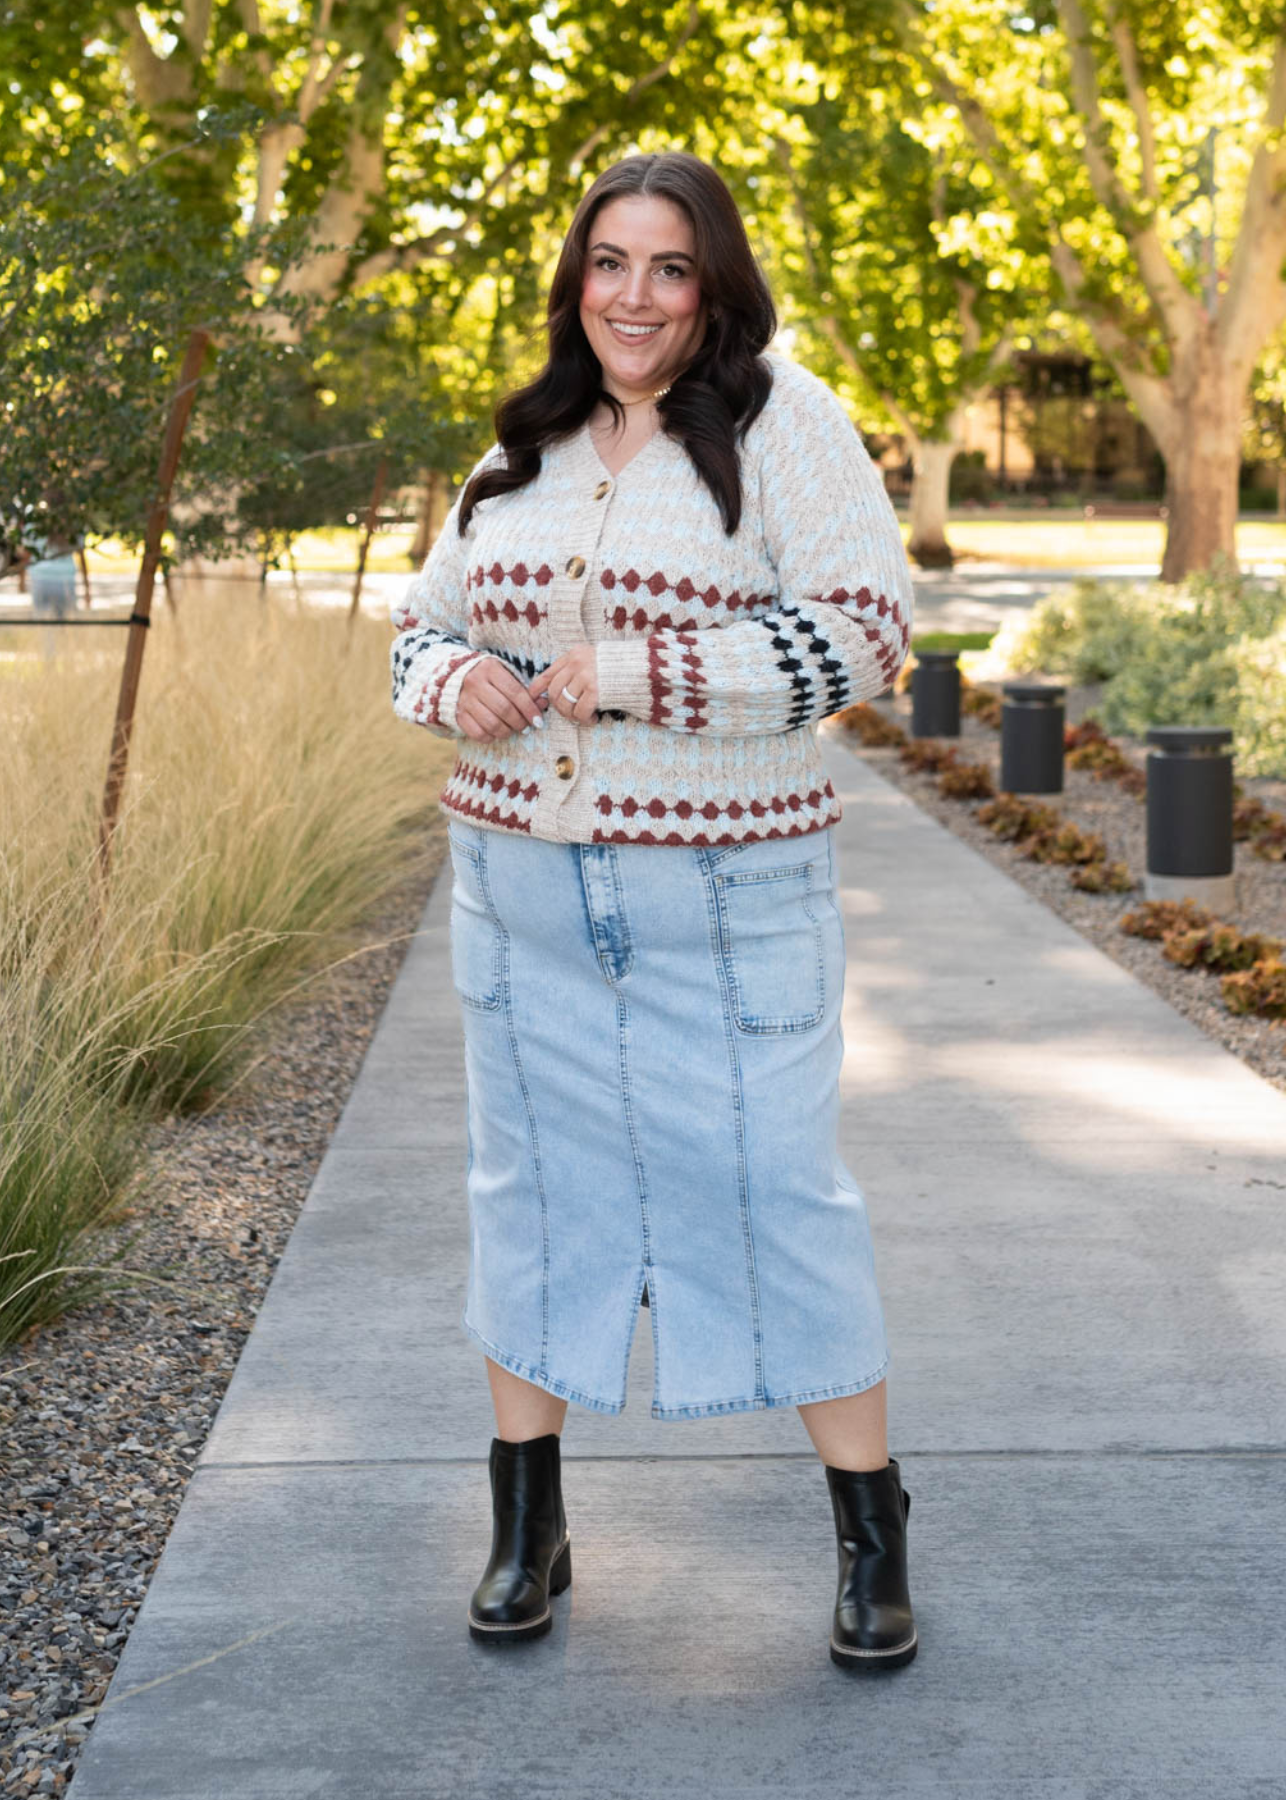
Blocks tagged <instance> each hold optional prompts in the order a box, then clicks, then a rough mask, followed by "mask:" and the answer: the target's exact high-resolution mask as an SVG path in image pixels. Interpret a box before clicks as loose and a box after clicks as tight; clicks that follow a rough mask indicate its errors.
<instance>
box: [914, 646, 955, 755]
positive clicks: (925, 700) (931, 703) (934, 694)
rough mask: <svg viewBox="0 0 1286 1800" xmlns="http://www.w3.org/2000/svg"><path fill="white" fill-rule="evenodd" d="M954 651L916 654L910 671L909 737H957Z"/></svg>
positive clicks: (930, 651) (922, 651)
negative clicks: (913, 665)
mask: <svg viewBox="0 0 1286 1800" xmlns="http://www.w3.org/2000/svg"><path fill="white" fill-rule="evenodd" d="M959 654H960V652H959V651H958V650H917V651H916V653H915V667H914V668H913V669H912V671H911V736H912V737H959V736H960V668H959V665H958V664H957V662H956V658H957V657H958V656H959Z"/></svg>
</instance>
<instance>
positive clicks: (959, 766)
mask: <svg viewBox="0 0 1286 1800" xmlns="http://www.w3.org/2000/svg"><path fill="white" fill-rule="evenodd" d="M995 791H996V788H995V783H994V782H993V781H992V779H991V770H990V769H989V768H988V767H987V765H986V763H954V764H951V765H950V766H949V767H947V768H945V769H943V771H942V773H941V774H940V775H939V776H938V792H939V793H940V794H942V795H944V796H945V797H946V798H947V799H948V800H989V799H990V798H991V796H992V795H993V794H994V793H995Z"/></svg>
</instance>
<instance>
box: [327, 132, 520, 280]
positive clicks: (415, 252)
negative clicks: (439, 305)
mask: <svg viewBox="0 0 1286 1800" xmlns="http://www.w3.org/2000/svg"><path fill="white" fill-rule="evenodd" d="M522 161H523V159H522V157H521V156H513V157H511V158H510V159H509V161H508V162H507V163H506V164H505V165H504V167H503V168H502V169H501V170H500V171H499V173H498V174H495V175H493V176H492V178H491V180H490V181H489V182H488V183H487V185H486V187H485V188H484V189H483V190H482V193H481V194H480V195H479V196H478V198H477V200H476V201H475V202H474V204H473V207H472V210H471V211H469V212H468V213H466V214H465V216H464V218H463V219H462V220H461V221H460V223H459V224H458V225H439V226H438V227H437V228H436V230H434V231H430V232H427V233H426V234H425V235H424V236H423V237H418V238H413V239H412V240H411V242H410V243H408V244H389V245H387V246H386V247H385V248H384V249H383V250H377V251H376V252H375V254H374V255H373V256H368V257H366V258H365V259H364V260H363V261H362V262H360V263H358V265H357V267H356V268H355V269H354V271H353V286H354V287H365V285H366V283H367V282H368V281H376V280H378V279H379V277H380V276H381V275H388V274H391V273H392V271H393V270H394V269H414V268H417V267H418V266H419V265H420V264H421V263H424V262H430V261H432V259H433V258H434V257H435V256H451V255H453V254H454V252H453V251H447V250H445V249H444V248H443V246H444V245H446V244H448V243H454V242H455V241H456V239H457V238H460V237H462V236H463V235H464V234H465V232H467V231H472V229H473V228H474V226H475V225H476V224H477V223H478V221H479V220H480V219H481V217H482V215H483V213H484V212H485V210H486V206H487V202H488V201H489V200H490V198H491V196H492V195H493V194H494V193H495V191H496V189H497V188H498V187H499V186H500V185H501V184H502V183H503V182H506V181H508V179H509V177H510V176H511V175H512V174H513V172H514V170H515V169H517V168H519V167H520V166H521V164H522Z"/></svg>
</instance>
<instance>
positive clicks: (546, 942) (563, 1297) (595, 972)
mask: <svg viewBox="0 0 1286 1800" xmlns="http://www.w3.org/2000/svg"><path fill="white" fill-rule="evenodd" d="M448 833H449V837H450V845H451V863H452V877H453V880H452V899H451V962H452V976H453V981H454V985H455V989H456V993H457V995H458V997H459V1000H460V1010H461V1013H462V1016H463V1020H464V1042H465V1067H466V1076H467V1091H468V1102H467V1124H468V1162H467V1191H468V1210H469V1223H470V1259H469V1278H468V1287H467V1292H466V1296H465V1305H464V1313H463V1319H462V1323H463V1325H464V1329H465V1331H466V1332H467V1333H468V1334H469V1336H470V1337H471V1338H473V1339H474V1340H475V1341H476V1342H477V1343H478V1344H480V1345H481V1347H482V1348H483V1350H484V1351H485V1352H486V1354H487V1355H488V1356H490V1357H492V1358H493V1359H494V1360H495V1361H496V1362H498V1363H500V1364H501V1365H502V1366H503V1367H504V1368H506V1369H511V1370H512V1371H513V1372H514V1373H515V1374H517V1375H520V1376H522V1377H523V1378H524V1379H526V1380H527V1381H531V1382H534V1383H535V1384H536V1385H537V1386H538V1387H542V1388H545V1389H547V1390H548V1392H550V1393H552V1394H557V1395H561V1396H562V1397H563V1398H565V1399H567V1400H574V1401H576V1402H577V1403H578V1404H579V1405H581V1406H585V1407H590V1408H592V1409H593V1410H594V1411H596V1412H606V1413H616V1412H620V1411H621V1409H622V1408H623V1407H624V1405H625V1393H626V1368H627V1364H628V1360H629V1354H630V1345H631V1342H632V1339H633V1334H634V1328H635V1325H636V1323H637V1320H638V1317H639V1313H640V1306H641V1300H642V1293H643V1288H644V1285H645V1284H646V1286H647V1290H648V1300H649V1316H650V1318H651V1324H652V1334H653V1341H654V1348H655V1384H654V1390H653V1397H652V1414H653V1416H654V1417H655V1418H658V1419H695V1418H701V1417H704V1416H707V1415H710V1414H715V1413H733V1412H745V1411H750V1410H752V1409H756V1408H763V1407H771V1406H793V1405H798V1404H799V1403H800V1402H808V1401H814V1400H828V1399H832V1398H834V1397H835V1396H836V1395H839V1394H855V1393H858V1392H860V1391H861V1390H862V1389H864V1388H868V1387H871V1386H873V1385H874V1384H875V1383H876V1382H877V1381H879V1380H880V1379H881V1378H882V1376H883V1375H884V1373H885V1371H886V1368H887V1365H888V1350H887V1344H886V1339H885V1331H884V1319H883V1315H882V1311H881V1307H880V1299H879V1293H878V1290H877V1286H876V1279H875V1267H874V1258H873V1253H872V1245H871V1237H870V1230H869V1225H868V1220H867V1211H866V1204H865V1200H864V1198H863V1195H862V1192H861V1190H860V1188H859V1187H858V1184H857V1182H856V1181H855V1180H854V1178H853V1176H852V1174H851V1173H850V1171H849V1170H848V1168H847V1167H846V1166H845V1164H844V1162H843V1161H842V1160H841V1158H840V1155H839V1152H838V1146H837V1123H838V1109H839V1072H840V1063H841V1060H842V1056H843V1039H842V1034H841V1025H840V1015H841V1009H842V1003H843V992H844V927H843V921H842V918H841V915H840V910H839V905H838V900H837V891H836V866H835V864H836V859H835V846H834V842H833V828H832V827H830V826H826V827H824V828H822V829H820V830H818V831H814V832H808V833H805V834H803V835H802V836H798V837H788V838H768V839H761V840H759V841H756V842H753V843H745V844H733V845H726V846H719V847H714V848H706V847H702V846H697V845H657V844H611V843H603V844H588V843H575V844H565V843H554V842H551V841H549V840H547V839H543V838H535V837H530V836H527V835H525V834H518V833H512V832H505V831H498V830H495V829H492V828H488V827H485V826H480V825H475V824H474V823H473V822H472V821H471V820H467V819H463V818H461V817H459V816H458V815H455V814H448Z"/></svg>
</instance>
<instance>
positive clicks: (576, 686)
mask: <svg viewBox="0 0 1286 1800" xmlns="http://www.w3.org/2000/svg"><path fill="white" fill-rule="evenodd" d="M564 688H570V690H571V692H572V694H574V695H575V696H576V697H575V699H574V700H572V699H570V698H569V697H568V696H567V695H566V694H565V693H564V692H563V689H564ZM527 692H528V693H529V694H530V695H531V696H532V698H533V699H534V700H535V701H536V703H537V704H538V705H541V704H552V705H553V707H554V709H555V710H556V711H557V712H560V713H561V714H562V715H563V717H564V718H565V719H574V720H575V721H576V723H577V724H578V725H588V724H590V723H591V722H592V720H593V718H594V715H595V713H596V711H597V709H598V656H597V653H596V651H595V648H594V645H593V644H573V645H572V647H571V649H570V650H564V651H563V653H562V655H561V656H559V657H557V658H556V659H555V660H554V661H553V662H551V663H550V665H549V667H548V668H547V669H542V670H541V672H540V674H539V675H535V676H533V677H532V679H531V680H530V681H529V682H528V683H527ZM542 695H547V699H546V700H545V701H542V699H541V696H542Z"/></svg>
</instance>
